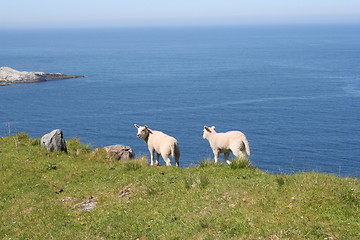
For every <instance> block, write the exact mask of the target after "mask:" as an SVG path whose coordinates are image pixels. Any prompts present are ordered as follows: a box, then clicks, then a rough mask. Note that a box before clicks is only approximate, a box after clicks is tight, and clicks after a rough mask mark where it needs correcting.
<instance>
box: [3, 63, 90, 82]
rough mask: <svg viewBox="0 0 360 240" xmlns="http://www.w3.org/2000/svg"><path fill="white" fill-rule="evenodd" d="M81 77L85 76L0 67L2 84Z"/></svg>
mask: <svg viewBox="0 0 360 240" xmlns="http://www.w3.org/2000/svg"><path fill="white" fill-rule="evenodd" d="M79 77H84V76H69V75H66V74H64V73H45V72H27V71H17V70H15V69H12V68H9V67H0V86H2V85H9V84H12V83H34V82H43V81H51V80H59V79H69V78H79Z"/></svg>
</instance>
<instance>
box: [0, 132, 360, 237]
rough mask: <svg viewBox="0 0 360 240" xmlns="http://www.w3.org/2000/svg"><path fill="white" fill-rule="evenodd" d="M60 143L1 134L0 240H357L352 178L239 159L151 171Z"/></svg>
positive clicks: (358, 203)
mask: <svg viewBox="0 0 360 240" xmlns="http://www.w3.org/2000/svg"><path fill="white" fill-rule="evenodd" d="M67 147H68V154H65V153H62V152H53V153H48V152H47V151H46V150H45V149H44V148H43V147H41V146H39V144H38V141H37V140H36V139H35V140H34V139H31V138H29V137H28V136H27V135H26V134H23V133H21V134H18V135H16V136H10V137H3V138H1V137H0V172H1V174H0V193H1V194H0V238H2V239H360V231H359V229H360V184H359V183H360V182H359V179H357V178H339V177H336V176H333V175H328V174H322V173H315V172H304V173H298V174H294V175H286V174H280V175H273V174H269V173H266V172H262V171H260V170H259V169H257V168H255V167H253V166H251V165H250V164H249V163H248V162H247V163H246V162H244V160H241V159H240V160H234V161H233V163H232V164H231V165H229V166H228V165H226V164H214V163H212V162H211V161H209V160H207V161H203V162H201V163H200V164H199V166H197V167H192V168H176V167H166V166H159V167H150V166H148V164H147V160H146V158H140V159H136V160H129V161H115V160H113V159H112V158H111V157H109V156H108V155H107V154H106V152H105V151H102V150H98V151H95V152H91V148H90V147H89V146H85V145H81V144H80V142H79V141H78V140H77V139H72V140H69V141H67Z"/></svg>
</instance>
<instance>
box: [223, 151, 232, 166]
mask: <svg viewBox="0 0 360 240" xmlns="http://www.w3.org/2000/svg"><path fill="white" fill-rule="evenodd" d="M229 155H230V152H225V153H224V160H225V162H226V163H227V164H229V165H230V164H231V162H230V161H229V160H228V159H229Z"/></svg>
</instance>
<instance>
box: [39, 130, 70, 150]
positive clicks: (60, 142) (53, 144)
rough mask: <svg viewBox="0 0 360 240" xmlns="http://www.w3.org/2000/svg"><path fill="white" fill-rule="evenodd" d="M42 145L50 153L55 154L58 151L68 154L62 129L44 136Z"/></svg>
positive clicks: (41, 141)
mask: <svg viewBox="0 0 360 240" xmlns="http://www.w3.org/2000/svg"><path fill="white" fill-rule="evenodd" d="M40 144H41V146H45V147H46V149H47V150H48V151H49V152H54V151H56V150H60V151H63V152H67V148H66V142H65V139H64V135H63V133H62V131H61V129H55V130H53V131H51V132H50V133H47V134H45V135H44V136H42V137H41V139H40Z"/></svg>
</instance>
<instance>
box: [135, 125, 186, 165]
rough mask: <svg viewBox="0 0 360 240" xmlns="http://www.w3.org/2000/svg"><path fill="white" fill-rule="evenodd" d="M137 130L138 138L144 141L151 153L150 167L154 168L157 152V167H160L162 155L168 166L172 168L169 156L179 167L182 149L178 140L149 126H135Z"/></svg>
mask: <svg viewBox="0 0 360 240" xmlns="http://www.w3.org/2000/svg"><path fill="white" fill-rule="evenodd" d="M134 126H135V127H136V128H137V130H138V132H137V137H138V138H142V139H144V141H145V143H146V145H147V146H148V149H149V152H150V159H151V160H150V161H151V162H150V165H151V166H154V155H155V151H156V153H157V158H156V162H155V165H159V157H160V155H161V156H162V158H163V159H164V161H165V162H166V165H167V166H171V162H170V159H169V156H170V154H171V156H172V157H173V158H175V162H176V166H177V167H178V166H179V159H180V148H179V144H178V142H177V140H176V139H175V138H174V137H171V136H169V135H166V134H165V133H163V132H160V131H154V130H151V129H150V128H149V127H148V126H146V125H145V126H143V127H142V126H139V125H138V124H134Z"/></svg>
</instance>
